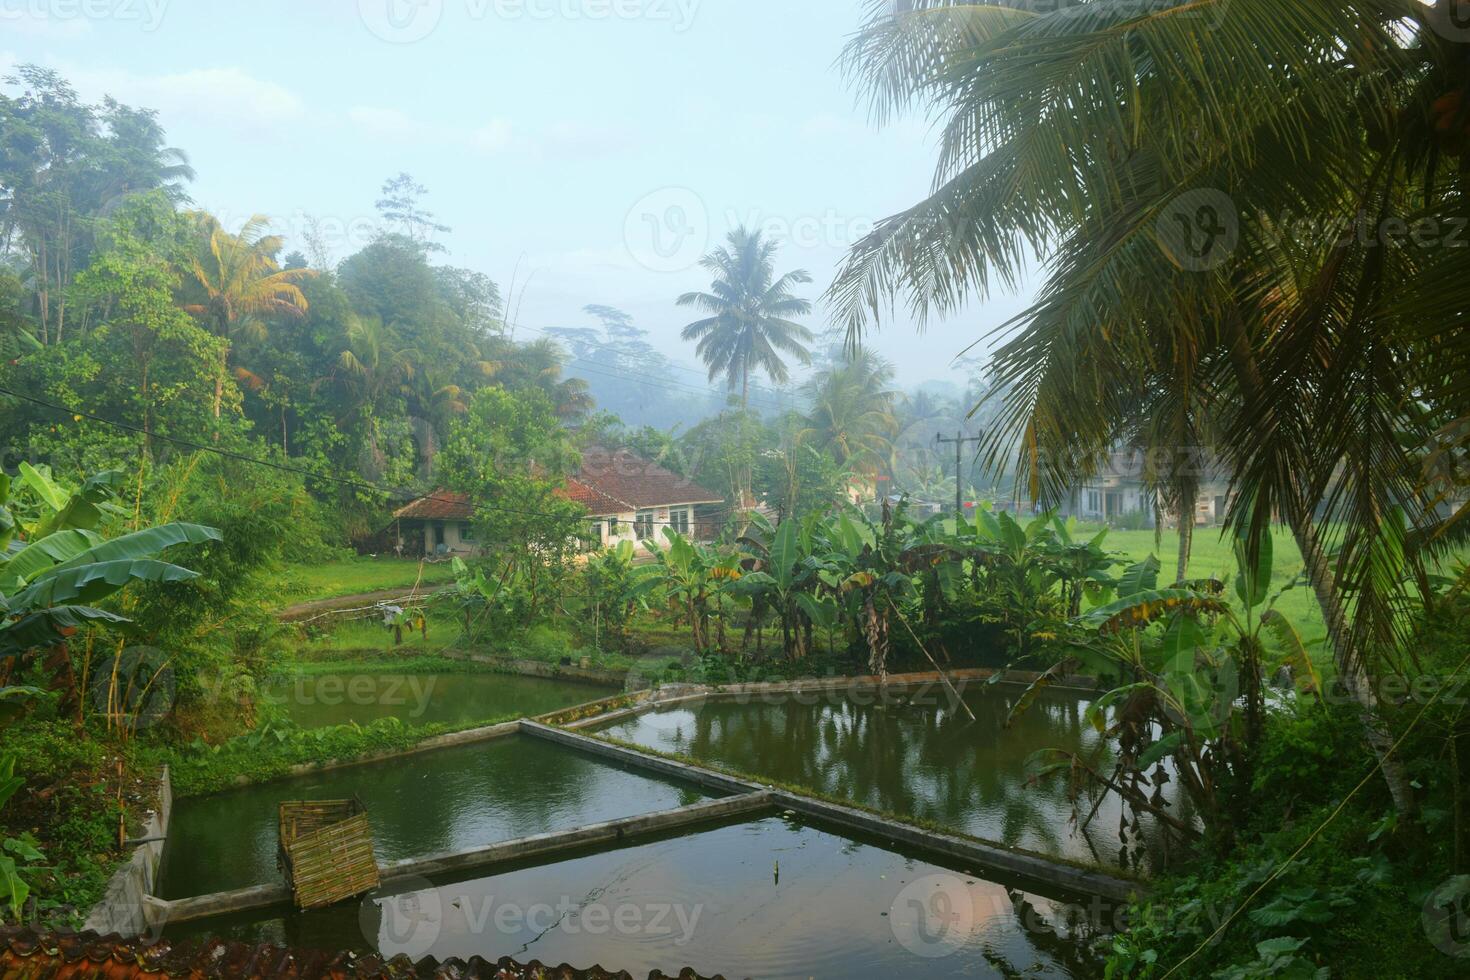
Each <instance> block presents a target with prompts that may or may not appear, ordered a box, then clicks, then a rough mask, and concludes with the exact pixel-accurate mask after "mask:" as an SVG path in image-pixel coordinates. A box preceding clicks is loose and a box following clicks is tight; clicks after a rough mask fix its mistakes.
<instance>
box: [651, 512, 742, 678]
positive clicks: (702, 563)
mask: <svg viewBox="0 0 1470 980" xmlns="http://www.w3.org/2000/svg"><path fill="white" fill-rule="evenodd" d="M664 538H665V539H666V540H667V541H668V547H667V548H660V547H659V546H658V545H657V544H655V543H654V542H653V541H652V539H649V540H646V541H644V542H643V546H644V547H645V548H647V549H648V550H649V552H650V553H651V554H652V555H653V560H654V563H653V564H652V565H644V566H642V567H641V568H638V569H636V570H635V571H634V575H633V578H634V583H635V587H634V588H635V592H634V594H635V595H637V596H640V597H643V596H647V595H649V594H651V593H653V592H655V591H658V590H662V592H663V594H664V595H665V597H666V598H667V600H668V603H669V605H670V606H672V607H674V608H676V609H678V610H679V611H680V613H681V614H682V615H683V616H684V618H685V619H686V620H687V621H688V623H689V628H690V629H691V630H692V631H693V633H694V646H695V649H697V650H701V651H703V650H706V649H708V647H709V639H710V636H709V632H710V630H709V620H710V600H711V598H712V597H713V595H714V592H715V589H714V583H715V581H716V578H715V577H714V572H715V570H716V569H717V568H720V567H722V556H719V555H717V554H716V553H715V552H714V551H713V550H711V549H709V548H706V547H703V546H701V545H698V544H696V543H695V542H693V541H691V540H689V539H688V538H686V537H685V536H684V535H682V534H680V533H679V532H678V531H675V530H674V529H673V528H671V527H666V528H664Z"/></svg>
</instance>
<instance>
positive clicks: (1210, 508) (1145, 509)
mask: <svg viewBox="0 0 1470 980" xmlns="http://www.w3.org/2000/svg"><path fill="white" fill-rule="evenodd" d="M1144 463H1145V459H1144V454H1143V453H1142V452H1141V451H1131V452H1130V451H1119V452H1115V453H1112V454H1111V455H1110V456H1109V457H1108V459H1107V461H1106V463H1105V464H1104V466H1103V467H1102V468H1101V469H1100V470H1099V472H1098V473H1097V474H1096V475H1095V476H1093V477H1091V478H1090V479H1087V480H1083V481H1081V482H1079V483H1078V484H1077V486H1075V487H1073V488H1072V491H1071V493H1070V494H1069V495H1068V497H1067V500H1066V501H1065V502H1064V503H1063V505H1062V507H1061V508H1060V510H1059V512H1060V513H1061V515H1062V516H1064V517H1075V518H1077V519H1078V520H1079V521H1087V522H1089V523H1098V524H1119V523H1127V522H1134V521H1136V522H1138V523H1140V524H1141V525H1142V526H1145V527H1153V525H1154V520H1155V517H1156V508H1155V506H1154V503H1155V497H1154V493H1153V491H1152V490H1151V489H1150V488H1149V487H1148V486H1147V485H1146V484H1145V482H1144V479H1143V472H1144ZM1199 465H1200V468H1201V469H1200V484H1199V494H1198V496H1197V497H1196V498H1195V514H1194V523H1195V524H1196V526H1199V527H1209V526H1214V525H1218V524H1222V523H1224V521H1225V515H1226V511H1227V510H1228V509H1229V505H1230V499H1231V497H1230V478H1229V476H1228V475H1226V474H1225V473H1223V472H1222V471H1221V470H1220V468H1219V467H1218V466H1217V465H1215V464H1214V463H1212V462H1211V461H1207V460H1206V461H1201V463H1200V464H1199ZM1164 519H1165V522H1166V523H1168V524H1174V523H1176V522H1177V520H1178V518H1177V515H1175V514H1173V513H1170V512H1168V511H1165V513H1164Z"/></svg>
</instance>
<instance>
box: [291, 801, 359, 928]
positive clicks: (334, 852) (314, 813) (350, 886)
mask: <svg viewBox="0 0 1470 980" xmlns="http://www.w3.org/2000/svg"><path fill="white" fill-rule="evenodd" d="M279 821H280V823H279V830H280V846H279V850H278V851H277V862H278V864H279V865H280V868H281V872H282V873H283V874H284V875H285V876H286V886H287V887H288V888H289V889H290V890H291V893H292V895H293V897H294V898H295V900H296V905H297V907H298V908H300V909H303V910H310V909H320V908H326V907H327V906H329V905H335V904H337V903H338V902H342V901H346V900H347V899H349V898H356V897H357V896H359V895H363V894H365V893H367V892H370V891H372V890H373V889H374V888H377V887H378V884H379V877H378V863H377V859H376V858H375V856H374V855H373V831H372V827H371V826H370V825H369V823H368V817H367V807H365V806H363V803H362V801H361V800H359V799H357V798H356V797H353V798H352V799H350V800H320V801H314V802H307V801H296V802H289V803H282V804H281V806H280V811H279Z"/></svg>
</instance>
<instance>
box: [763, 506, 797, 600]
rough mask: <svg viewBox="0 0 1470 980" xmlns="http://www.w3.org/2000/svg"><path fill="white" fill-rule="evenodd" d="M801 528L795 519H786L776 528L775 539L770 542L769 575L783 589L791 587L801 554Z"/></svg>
mask: <svg viewBox="0 0 1470 980" xmlns="http://www.w3.org/2000/svg"><path fill="white" fill-rule="evenodd" d="M800 535H801V529H800V528H799V527H797V524H796V522H795V521H786V522H784V523H783V524H782V525H781V526H780V527H779V528H777V529H776V539H775V540H774V541H772V542H771V568H770V573H771V577H772V578H774V579H775V580H776V581H777V582H778V583H779V584H780V586H781V589H782V590H783V591H784V590H786V589H789V588H790V587H791V581H792V578H793V577H794V576H795V574H796V562H797V559H798V558H799V557H800V554H801V537H800Z"/></svg>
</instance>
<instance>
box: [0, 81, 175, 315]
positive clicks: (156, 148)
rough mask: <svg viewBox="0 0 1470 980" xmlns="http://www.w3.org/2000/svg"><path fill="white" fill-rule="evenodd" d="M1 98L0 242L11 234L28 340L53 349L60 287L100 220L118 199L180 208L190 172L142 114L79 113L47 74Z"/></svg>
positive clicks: (61, 306)
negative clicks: (29, 310)
mask: <svg viewBox="0 0 1470 980" xmlns="http://www.w3.org/2000/svg"><path fill="white" fill-rule="evenodd" d="M5 81H6V82H7V83H9V84H13V85H17V86H19V87H20V89H21V91H20V93H19V94H18V95H17V96H15V97H10V96H7V95H4V94H0V241H3V242H4V243H5V245H6V246H7V247H8V246H9V245H10V243H11V240H12V235H15V234H18V236H19V240H20V241H19V244H20V246H21V250H22V252H23V254H24V255H25V257H26V259H27V262H28V266H29V268H28V269H27V272H28V274H29V279H30V280H31V282H32V284H33V285H34V289H35V313H36V327H37V329H36V331H35V333H36V334H38V337H39V339H40V341H41V342H42V343H44V344H59V343H61V342H62V340H63V339H64V338H65V336H66V330H67V327H68V304H69V298H68V296H67V292H68V287H69V286H70V285H71V284H72V280H73V277H74V276H75V274H76V272H77V271H78V270H80V269H82V268H84V267H85V266H86V264H87V260H88V258H89V256H90V253H91V249H92V245H93V230H94V226H95V224H96V222H97V220H98V219H99V218H102V217H105V216H106V214H107V213H108V211H109V210H110V209H111V208H112V207H113V206H115V205H117V204H118V203H120V202H121V201H122V200H123V199H124V198H125V197H127V196H128V195H131V194H136V193H139V192H142V191H149V190H154V189H158V190H161V191H162V192H163V193H165V194H166V195H167V196H168V197H169V198H170V199H172V200H174V201H178V200H180V199H182V198H183V196H184V192H183V188H182V185H183V183H184V182H186V181H189V180H192V179H193V177H194V171H193V170H192V169H191V168H190V167H189V163H188V159H187V158H186V157H185V156H184V154H183V153H182V152H181V151H179V150H175V149H172V148H169V147H167V146H165V145H164V134H163V129H162V127H160V126H159V125H158V120H157V117H156V116H155V114H154V113H152V112H150V111H147V110H139V109H132V108H130V107H128V106H125V105H122V104H120V103H118V102H116V101H115V100H113V99H111V98H109V99H106V100H104V102H103V103H102V104H101V105H88V104H86V103H84V102H83V101H82V100H81V99H80V98H79V96H78V95H77V92H76V90H75V89H74V88H72V86H71V85H69V84H68V83H67V82H66V81H65V80H64V79H62V77H61V76H60V75H59V74H57V73H56V72H55V71H53V70H51V69H47V68H41V67H38V66H36V65H22V66H20V67H19V68H18V69H16V71H15V74H14V75H13V76H12V77H9V78H6V79H5Z"/></svg>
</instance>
